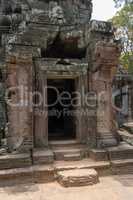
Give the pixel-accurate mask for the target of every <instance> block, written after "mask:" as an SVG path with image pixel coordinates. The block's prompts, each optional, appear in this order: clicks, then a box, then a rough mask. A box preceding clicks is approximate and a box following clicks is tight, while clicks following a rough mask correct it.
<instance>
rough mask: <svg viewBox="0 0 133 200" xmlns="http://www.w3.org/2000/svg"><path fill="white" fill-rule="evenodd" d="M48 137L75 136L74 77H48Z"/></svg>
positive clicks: (55, 138) (61, 138) (65, 138)
mask: <svg viewBox="0 0 133 200" xmlns="http://www.w3.org/2000/svg"><path fill="white" fill-rule="evenodd" d="M47 85H48V137H49V140H69V139H74V138H76V128H75V117H74V106H73V104H72V103H73V102H74V98H75V94H74V92H75V81H74V79H48V80H47Z"/></svg>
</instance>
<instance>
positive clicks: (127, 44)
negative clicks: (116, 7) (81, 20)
mask: <svg viewBox="0 0 133 200" xmlns="http://www.w3.org/2000/svg"><path fill="white" fill-rule="evenodd" d="M116 1H117V2H122V0H116ZM112 22H113V24H114V26H115V27H116V28H117V29H116V30H117V31H116V37H117V38H118V39H121V41H122V43H123V51H122V55H121V63H122V65H123V66H124V67H126V68H128V69H129V72H132V73H133V2H126V3H125V4H124V6H123V7H122V9H121V10H120V11H118V12H117V14H116V15H115V16H114V17H113V18H112Z"/></svg>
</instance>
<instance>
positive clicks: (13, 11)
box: [0, 0, 133, 169]
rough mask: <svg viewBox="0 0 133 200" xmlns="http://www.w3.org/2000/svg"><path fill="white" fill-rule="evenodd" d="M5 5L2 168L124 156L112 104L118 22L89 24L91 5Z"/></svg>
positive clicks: (75, 1)
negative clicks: (116, 27) (115, 28)
mask: <svg viewBox="0 0 133 200" xmlns="http://www.w3.org/2000/svg"><path fill="white" fill-rule="evenodd" d="M0 4H1V5H0V13H1V16H0V69H1V83H0V84H1V87H0V88H1V94H3V95H1V103H0V108H1V110H0V112H1V116H0V118H1V120H2V123H1V133H0V134H1V156H0V168H1V169H5V168H18V167H24V166H29V165H35V164H49V163H54V162H55V161H56V160H65V161H69V160H72V161H74V160H81V159H83V158H88V157H90V158H91V159H93V160H106V161H107V160H109V159H112V158H115V159H117V158H118V157H125V158H126V157H127V154H126V153H127V149H128V148H127V147H125V149H126V151H125V153H123V148H122V147H121V143H120V138H119V135H118V134H117V126H116V123H115V112H114V109H113V105H112V80H113V77H114V74H115V71H116V68H117V66H118V61H119V55H120V52H121V47H120V43H119V41H117V40H116V39H115V36H114V29H113V27H112V24H111V23H110V22H103V21H96V20H91V13H92V2H91V0H55V1H51V0H22V1H19V0H1V1H0ZM2 91H3V92H2ZM57 94H58V96H59V97H60V98H58V101H56V100H57ZM4 97H5V98H4ZM4 99H5V101H4ZM59 99H60V101H59ZM55 101H56V103H55ZM48 105H50V106H48ZM129 150H130V151H132V153H133V149H129ZM2 152H3V153H2ZM109 152H110V153H109ZM116 152H119V153H116ZM90 158H89V159H90Z"/></svg>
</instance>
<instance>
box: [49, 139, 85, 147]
mask: <svg viewBox="0 0 133 200" xmlns="http://www.w3.org/2000/svg"><path fill="white" fill-rule="evenodd" d="M49 145H50V146H51V147H52V148H55V147H74V146H78V147H80V146H83V145H82V144H80V143H79V142H77V141H76V140H54V141H50V142H49Z"/></svg>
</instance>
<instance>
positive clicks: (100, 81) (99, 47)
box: [88, 21, 120, 148]
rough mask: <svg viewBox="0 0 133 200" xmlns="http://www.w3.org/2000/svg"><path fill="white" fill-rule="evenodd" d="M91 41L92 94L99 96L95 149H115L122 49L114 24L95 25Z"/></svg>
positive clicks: (92, 29)
mask: <svg viewBox="0 0 133 200" xmlns="http://www.w3.org/2000/svg"><path fill="white" fill-rule="evenodd" d="M89 39H90V41H91V42H90V46H89V49H88V54H89V56H88V59H89V67H90V76H91V80H90V82H91V83H90V91H93V92H95V93H96V95H97V108H96V130H95V131H96V133H95V135H94V137H96V144H95V147H97V148H104V147H110V146H115V145H117V143H118V140H117V130H116V128H117V127H116V123H115V118H114V110H113V105H112V80H113V76H114V71H115V68H116V67H117V65H118V60H119V55H120V48H119V45H118V42H116V41H115V40H114V35H113V29H112V26H111V24H110V23H106V22H97V21H92V22H91V27H90V31H89Z"/></svg>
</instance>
